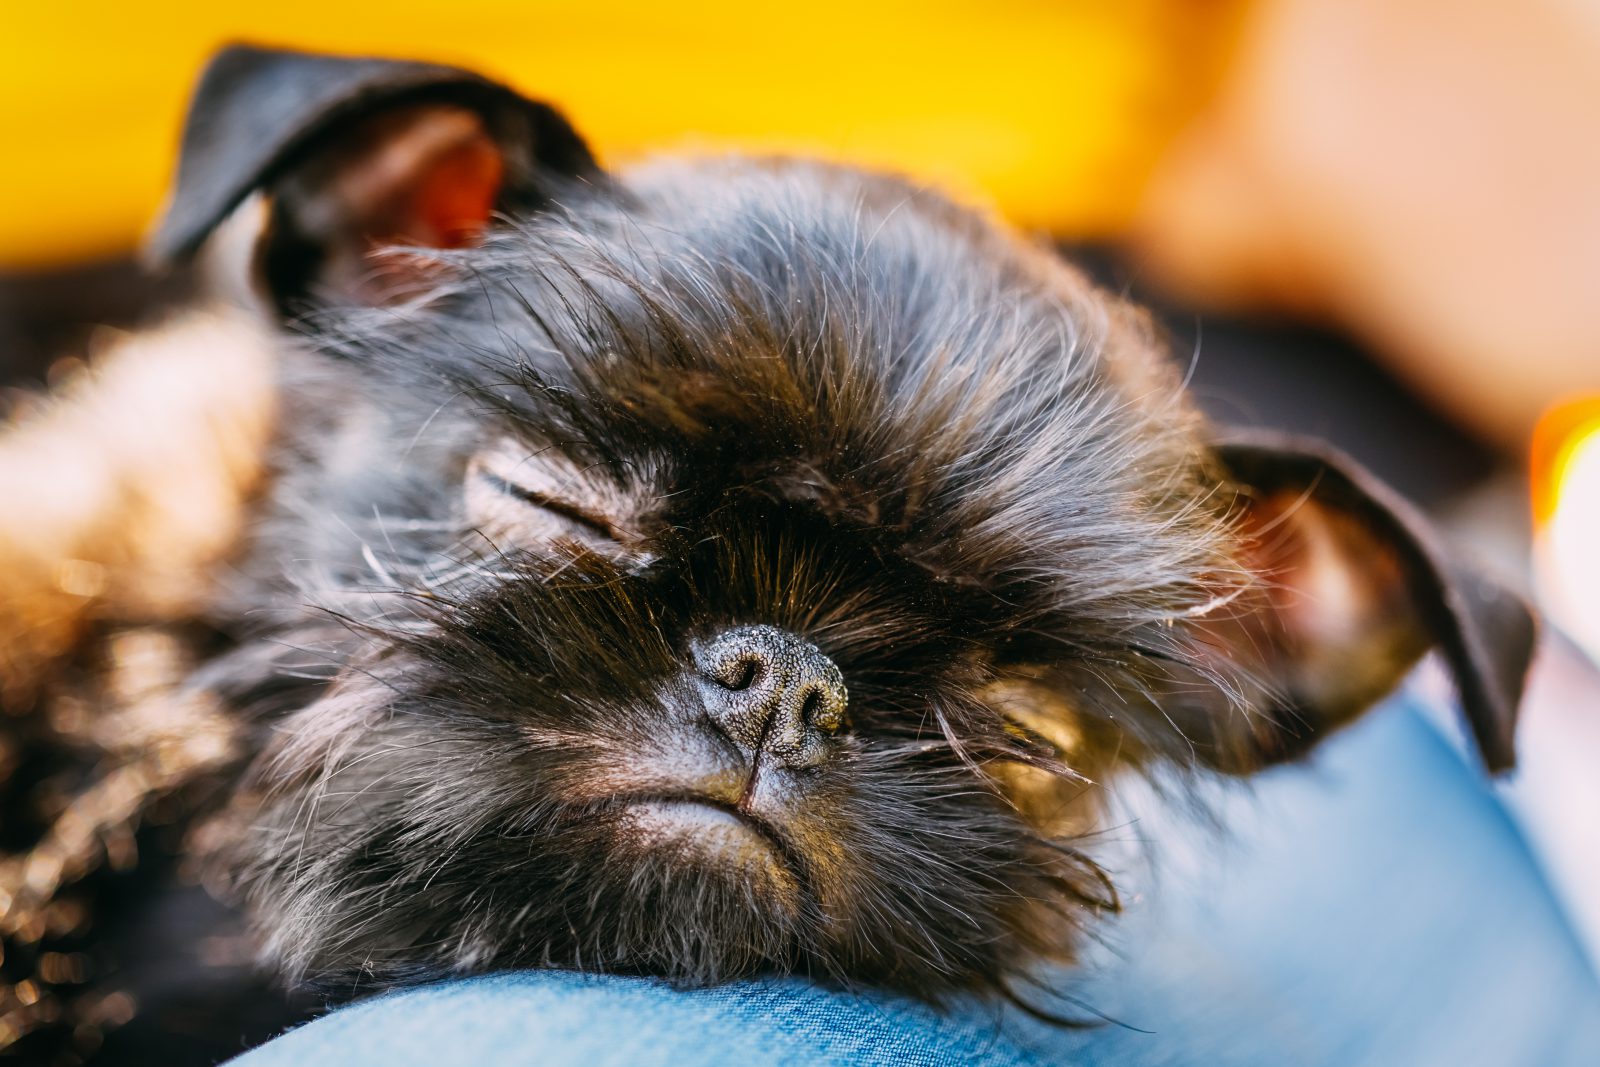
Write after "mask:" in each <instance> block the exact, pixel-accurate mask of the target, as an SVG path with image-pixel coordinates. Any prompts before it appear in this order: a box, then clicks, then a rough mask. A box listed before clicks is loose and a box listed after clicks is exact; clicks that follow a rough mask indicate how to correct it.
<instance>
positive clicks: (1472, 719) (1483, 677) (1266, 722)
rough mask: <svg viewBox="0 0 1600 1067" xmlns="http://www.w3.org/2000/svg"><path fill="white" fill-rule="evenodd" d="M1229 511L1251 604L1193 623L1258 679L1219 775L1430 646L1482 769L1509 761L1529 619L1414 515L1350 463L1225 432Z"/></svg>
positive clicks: (1323, 451)
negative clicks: (1233, 506) (1233, 513)
mask: <svg viewBox="0 0 1600 1067" xmlns="http://www.w3.org/2000/svg"><path fill="white" fill-rule="evenodd" d="M1217 455H1218V458H1219V459H1220V460H1221V461H1222V463H1223V466H1224V468H1225V469H1226V470H1227V472H1228V474H1229V475H1230V476H1231V478H1232V479H1233V482H1234V484H1235V488H1236V491H1237V494H1238V495H1237V500H1238V502H1239V510H1240V523H1239V533H1240V539H1239V540H1240V558H1241V562H1243V563H1244V565H1245V567H1246V568H1247V569H1248V571H1249V572H1250V573H1251V574H1252V575H1253V576H1254V588H1253V589H1251V590H1250V593H1251V595H1250V596H1248V597H1245V598H1243V599H1241V600H1240V601H1239V604H1238V610H1237V611H1234V612H1231V613H1229V614H1227V616H1226V617H1218V618H1213V619H1206V620H1204V621H1202V622H1201V623H1200V629H1201V637H1202V643H1203V644H1204V645H1205V646H1207V647H1211V648H1214V649H1217V650H1219V651H1220V653H1221V654H1222V655H1225V656H1226V657H1227V658H1229V659H1230V660H1233V661H1235V662H1237V663H1240V664H1243V665H1245V666H1246V667H1247V668H1248V673H1249V674H1251V675H1253V676H1255V677H1258V678H1260V679H1261V681H1262V686H1261V689H1262V692H1261V693H1260V694H1258V695H1259V698H1260V699H1259V700H1258V701H1257V703H1258V705H1259V706H1257V707H1256V708H1254V709H1253V713H1252V716H1251V717H1250V721H1249V722H1247V723H1244V724H1242V725H1243V726H1244V728H1245V731H1246V733H1247V735H1248V736H1246V737H1244V738H1242V739H1232V740H1229V739H1223V740H1224V741H1227V743H1226V744H1224V745H1222V746H1220V747H1219V749H1218V751H1219V752H1222V753H1225V754H1226V757H1225V758H1226V761H1227V763H1228V766H1227V769H1234V770H1238V769H1243V770H1249V769H1253V768H1254V767H1258V766H1261V765H1264V764H1268V763H1272V762H1276V761H1278V760H1282V759H1288V758H1292V757H1294V756H1296V755H1299V754H1300V753H1302V752H1304V751H1306V750H1307V749H1309V748H1310V747H1311V746H1313V745H1314V744H1316V743H1317V741H1319V740H1320V739H1321V738H1322V737H1324V736H1326V735H1327V733H1329V732H1330V731H1331V730H1333V729H1336V728H1337V727H1339V726H1341V725H1343V724H1344V723H1347V722H1349V721H1350V720H1351V719H1353V718H1355V717H1356V716H1357V715H1359V714H1360V713H1361V712H1362V711H1364V710H1365V709H1366V708H1367V707H1369V706H1370V705H1371V704H1373V703H1374V702H1376V701H1377V700H1379V699H1380V698H1382V697H1383V696H1384V695H1386V694H1387V693H1388V692H1389V691H1390V690H1392V689H1393V688H1394V687H1395V686H1396V685H1398V684H1399V682H1400V680H1401V679H1402V678H1403V677H1404V675H1405V673H1406V672H1407V671H1408V670H1409V669H1410V667H1411V666H1412V665H1413V664H1414V663H1415V662H1416V660H1417V659H1418V658H1419V657H1420V656H1421V655H1422V654H1423V653H1424V652H1426V651H1427V650H1428V649H1429V648H1430V647H1433V646H1437V647H1438V648H1439V649H1440V651H1441V652H1442V653H1443V655H1444V661H1445V664H1446V665H1447V666H1448V668H1449V670H1450V672H1451V674H1452V676H1453V677H1454V680H1455V682H1456V687H1457V690H1458V692H1459V694H1460V697H1461V705H1462V710H1463V711H1464V712H1465V714H1466V718H1467V720H1468V723H1469V724H1470V726H1471V727H1472V731H1473V735H1474V737H1475V739H1476V741H1477V743H1478V748H1479V751H1480V753H1481V754H1482V756H1483V760H1484V763H1485V765H1486V766H1487V767H1488V768H1489V769H1490V770H1496V771H1498V770H1505V769H1507V768H1509V767H1510V766H1511V765H1512V763H1513V762H1514V750H1513V746H1512V736H1513V731H1514V728H1515V724H1516V712H1517V704H1518V702H1519V700H1520V698H1521V693H1522V687H1523V682H1524V680H1525V677H1526V672H1527V669H1528V664H1529V662H1530V660H1531V658H1532V654H1533V645H1534V636H1535V626H1534V621H1533V617H1532V615H1531V613H1530V612H1529V610H1528V608H1527V606H1526V605H1525V604H1524V603H1523V602H1522V600H1521V599H1520V598H1519V597H1517V596H1516V595H1515V594H1514V593H1511V592H1510V591H1509V590H1506V589H1504V588H1502V587H1501V586H1499V585H1498V584H1497V583H1495V582H1494V581H1492V580H1491V579H1489V578H1488V576H1486V575H1485V574H1483V573H1482V572H1481V570H1478V569H1476V568H1471V567H1467V566H1464V565H1463V564H1462V562H1461V561H1460V560H1459V559H1458V558H1457V556H1456V554H1455V553H1454V552H1453V551H1451V550H1450V549H1449V547H1448V546H1446V545H1445V544H1444V543H1443V541H1442V540H1441V539H1440V538H1439V537H1438V535H1437V534H1436V533H1435V532H1434V531H1433V529H1432V527H1431V525H1430V524H1429V523H1428V522H1427V520H1426V519H1425V518H1423V516H1422V515H1421V514H1420V513H1419V512H1418V511H1417V510H1416V509H1415V508H1414V507H1413V506H1411V505H1410V504H1409V503H1407V502H1406V501H1405V500H1404V499H1403V498H1401V497H1400V496H1399V495H1398V494H1396V493H1395V492H1394V490H1392V489H1390V488H1388V487H1387V486H1385V485H1383V484H1382V483H1381V482H1379V481H1378V480H1377V479H1376V478H1374V477H1373V476H1372V475H1371V474H1369V473H1367V472H1366V471H1364V470H1362V469H1361V468H1360V467H1359V466H1358V465H1356V464H1355V463H1354V462H1353V461H1351V460H1350V459H1349V458H1348V457H1345V456H1342V455H1340V454H1338V453H1337V452H1335V451H1334V450H1332V449H1330V448H1327V447H1326V446H1323V445H1320V444H1318V443H1316V442H1310V441H1307V440H1304V439H1300V438H1293V437H1285V436H1279V435H1267V434H1262V433H1255V434H1236V435H1234V436H1233V437H1232V439H1230V440H1228V441H1225V442H1223V443H1222V444H1221V445H1220V446H1219V447H1218V449H1217Z"/></svg>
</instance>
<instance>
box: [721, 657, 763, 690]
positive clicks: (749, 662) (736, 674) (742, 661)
mask: <svg viewBox="0 0 1600 1067" xmlns="http://www.w3.org/2000/svg"><path fill="white" fill-rule="evenodd" d="M761 672H762V664H761V660H760V658H759V657H756V656H740V657H739V658H738V659H736V660H734V661H733V662H731V663H728V664H726V665H724V667H723V668H722V670H720V671H718V672H717V681H719V682H721V683H722V684H723V685H724V686H726V687H727V688H729V689H731V690H733V691H734V692H735V693H738V692H741V691H743V690H745V689H749V688H750V687H751V686H753V685H755V684H756V683H757V682H759V681H760V680H761Z"/></svg>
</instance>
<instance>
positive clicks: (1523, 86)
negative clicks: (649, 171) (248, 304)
mask: <svg viewBox="0 0 1600 1067" xmlns="http://www.w3.org/2000/svg"><path fill="white" fill-rule="evenodd" d="M755 6H756V5H748V4H745V3H736V2H732V0H716V2H704V3H697V4H686V5H667V4H659V3H644V2H638V0H613V2H612V3H609V4H603V5H602V4H572V3H555V2H548V0H452V2H451V3H448V4H440V3H438V2H436V0H426V2H424V0H386V2H384V3H382V4H376V3H370V2H361V3H344V4H328V3H312V2H309V0H279V2H276V3H274V4H270V5H268V4H259V5H234V4H228V5H221V4H219V5H215V6H208V5H202V4H199V3H192V2H185V3H172V4H166V5H159V4H156V5H150V4H146V5H129V4H125V3H115V4H114V3H110V2H105V0H87V2H77V3H71V2H62V3H58V4H54V5H47V4H14V5H11V7H10V9H9V10H8V11H7V13H6V17H5V23H6V29H5V32H4V33H3V34H0V100H3V101H4V105H3V106H0V145H3V146H4V148H3V151H0V158H4V159H6V160H8V161H9V163H8V165H5V166H0V431H3V429H4V420H5V418H6V413H7V411H8V410H10V409H16V408H20V407H22V406H25V404H26V400H25V399H24V398H26V397H27V396H28V395H31V394H33V393H36V392H37V391H38V390H39V389H41V388H45V387H48V386H49V385H50V384H51V383H53V382H59V381H61V380H63V379H64V378H65V377H67V376H69V375H70V374H71V372H72V371H73V369H74V368H76V367H78V366H81V361H82V360H84V359H86V358H88V357H89V356H90V355H91V354H92V353H93V351H94V349H95V347H96V345H97V344H98V343H99V342H98V341H97V340H96V339H97V338H103V337H104V336H105V335H104V334H103V333H102V332H100V331H102V330H103V329H104V328H105V327H107V326H113V327H129V326H133V325H137V324H138V323H140V322H144V321H150V320H151V319H153V318H154V317H156V316H159V314H160V313H161V311H162V310H163V309H164V308H166V307H169V306H172V305H173V304H174V303H175V302H178V301H181V300H182V299H183V296H184V294H185V292H186V282H185V279H184V278H182V277H181V276H174V277H157V276H152V275H148V274H146V273H144V272H143V271H141V269H140V268H139V266H138V264H137V258H136V255H137V249H138V244H139V241H140V238H141V234H142V233H143V232H144V231H145V230H146V228H147V227H148V226H149V225H150V223H151V221H152V219H153V218H154V217H155V215H156V213H157V212H158V211H159V209H160V205H161V199H162V196H163V191H164V188H165V185H166V183H167V181H168V180H169V178H170V175H171V172H172V167H173V163H174V160H175V157H176V145H177V140H178V134H179V130H180V124H181V121H182V116H183V111H184V107H185V104H186V100H187V95H188V93H189V90H190V88H191V87H192V85H193V83H194V81H195V78H196V76H197V74H198V72H199V70H200V68H201V66H202V65H203V63H204V62H205V60H206V58H207V57H208V56H209V55H210V54H211V53H212V52H213V51H214V50H215V49H216V48H217V47H218V46H219V45H221V44H223V43H225V42H229V41H238V40H244V41H250V42H254V43H260V44H272V45H279V46H287V47H299V48H306V49H313V50H327V51H337V52H349V53H364V54H378V55H388V56H405V57H413V58H421V59H431V60H436V61H442V62H447V63H454V64H458V65H463V66H468V67H472V68H475V69H478V70H480V71H482V72H484V73H486V74H488V75H490V76H492V77H495V78H498V79H500V80H503V81H506V82H508V83H510V84H512V85H514V86H516V87H518V88H519V89H521V90H523V91H524V92H526V93H528V94H530V95H532V96H535V97H539V98H542V99H544V100H547V101H549V102H550V103H552V104H554V105H555V106H557V107H558V108H560V109H561V110H563V111H564V112H565V113H566V114H567V115H568V116H569V118H570V119H571V120H572V121H573V123H574V125H575V126H576V127H577V128H578V129H579V131H580V132H582V133H583V134H584V135H585V136H586V137H587V138H588V139H589V141H590V143H591V145H592V146H593V147H594V148H595V150H596V151H597V153H598V154H599V156H600V157H601V160H602V162H603V163H605V164H606V165H608V166H612V167H622V166H626V165H627V163H628V162H629V161H631V160H634V159H638V158H640V157H643V156H646V155H649V154H652V153H656V152H662V151H666V152H682V151H690V152H718V151H726V150H743V151H750V150H754V151H775V152H785V153H803V154H808V155H820V156H824V157H828V158H833V159H839V160H845V161H850V162H854V163H860V164H865V165H868V166H873V167H880V168H887V169H891V170H896V171H901V172H905V173H908V174H910V175H912V176H914V177H916V178H918V179H921V180H924V181H926V182H928V183H931V184H934V185H937V186H940V187H942V188H944V189H947V190H948V191H950V192H952V193H953V194H954V195H955V196H957V197H958V198H961V199H964V200H967V201H970V202H974V203H978V204H981V205H985V206H987V207H989V208H992V209H993V210H994V211H996V212H998V213H999V214H1001V215H1003V216H1004V217H1006V218H1007V219H1009V220H1011V221H1012V222H1013V223H1014V224H1016V225H1017V226H1019V227H1021V228H1023V229H1024V230H1026V231H1028V232H1030V233H1034V234H1038V235H1040V236H1041V237H1042V238H1043V239H1046V240H1049V241H1051V242H1053V243H1055V244H1056V245H1058V246H1059V247H1061V248H1062V249H1063V250H1064V251H1065V252H1067V253H1068V254H1069V255H1071V256H1073V257H1074V258H1076V259H1077V260H1079V261H1080V262H1082V263H1084V264H1085V265H1086V266H1088V267H1089V268H1090V269H1091V270H1092V271H1093V272H1094V273H1095V274H1096V275H1097V276H1099V277H1100V278H1101V279H1102V280H1103V281H1104V282H1105V283H1106V284H1108V285H1110V286H1113V287H1115V288H1117V289H1119V290H1122V291H1126V292H1128V293H1130V294H1131V295H1132V296H1134V297H1135V298H1137V299H1140V300H1142V301H1145V302H1147V303H1150V304H1152V305H1153V306H1155V307H1156V308H1157V309H1158V312H1159V313H1160V315H1161V317H1162V319H1163V321H1164V323H1165V324H1166V327H1167V329H1168V331H1169V332H1170V335H1171V337H1172V339H1173V348H1174V353H1175V355H1176V357H1177V358H1179V359H1181V360H1183V361H1184V362H1185V363H1186V364H1192V368H1191V373H1192V381H1193V386H1194V389H1195V391H1196V393H1197V395H1198V396H1199V398H1200V400H1201V402H1202V404H1203V405H1205V406H1206V407H1207V408H1208V409H1209V410H1210V412H1211V413H1212V414H1213V415H1214V416H1216V417H1217V418H1219V419H1222V420H1224V421H1228V422H1236V423H1253V424H1261V425H1269V426H1276V427H1280V428H1285V429H1292V430H1295V431H1299V432H1305V433H1310V434H1315V435H1319V436H1323V437H1326V438H1328V439H1331V440H1333V441H1334V442H1335V443H1337V444H1339V445H1340V446H1342V447H1343V448H1345V449H1346V450H1347V451H1349V452H1351V453H1353V454H1354V455H1355V456H1356V457H1357V458H1359V459H1360V460H1362V461H1363V462H1365V463H1366V464H1367V465H1369V466H1371V467H1372V468H1374V469H1375V470H1376V471H1378V472H1379V473H1380V474H1381V475H1382V476H1384V477H1385V478H1386V479H1388V480H1389V481H1390V482H1392V483H1393V484H1395V485H1396V486H1397V487H1398V488H1399V489H1401V490H1402V491H1403V492H1405V493H1406V494H1408V495H1409V496H1411V497H1412V498H1413V499H1414V500H1416V501H1417V502H1418V503H1420V504H1421V505H1422V506H1424V507H1425V508H1426V509H1427V510H1429V511H1430V512H1431V513H1433V514H1434V515H1435V517H1437V518H1439V519H1440V520H1441V521H1442V522H1444V523H1445V524H1446V525H1447V526H1448V527H1449V528H1450V529H1451V530H1452V531H1453V533H1454V534H1455V535H1456V536H1457V537H1458V538H1459V539H1461V540H1464V541H1467V542H1469V543H1471V544H1472V545H1473V546H1475V547H1476V549H1477V550H1478V551H1479V552H1480V553H1481V554H1482V555H1483V556H1485V557H1486V558H1487V559H1488V561H1489V564H1490V565H1491V566H1493V567H1495V568H1497V569H1499V570H1500V571H1501V572H1502V573H1503V574H1506V575H1508V576H1509V577H1511V578H1512V579H1513V580H1514V581H1515V582H1517V583H1518V584H1520V585H1521V586H1522V588H1524V589H1525V590H1527V591H1529V593H1530V594H1531V595H1534V596H1536V597H1537V599H1538V601H1539V603H1540V605H1541V607H1542V608H1544V609H1545V611H1546V612H1547V613H1548V614H1549V615H1550V617H1551V618H1552V619H1553V620H1554V621H1555V622H1556V623H1557V624H1558V626H1559V627H1560V629H1561V630H1562V631H1563V632H1564V633H1565V634H1566V635H1567V636H1568V637H1570V638H1571V639H1572V642H1573V643H1572V644H1571V645H1568V644H1562V645H1561V646H1560V647H1561V649H1562V655H1563V656H1565V657H1569V658H1568V659H1566V660H1564V663H1565V664H1566V666H1565V667H1563V668H1562V669H1561V670H1555V669H1550V670H1546V671H1544V673H1543V675H1542V678H1543V681H1540V680H1538V679H1536V685H1535V690H1534V696H1535V701H1534V705H1533V706H1532V707H1531V709H1530V712H1529V713H1527V715H1526V719H1527V728H1525V730H1524V733H1523V740H1522V745H1523V767H1524V772H1523V775H1522V780H1521V781H1519V782H1518V783H1517V785H1516V786H1515V790H1518V791H1519V792H1516V793H1515V795H1513V796H1512V797H1511V802H1512V804H1513V807H1515V808H1517V810H1519V811H1521V812H1523V813H1524V814H1525V815H1526V816H1527V818H1528V821H1529V826H1530V827H1531V829H1530V830H1529V833H1530V836H1531V837H1532V839H1533V842H1534V846H1535V848H1536V849H1537V850H1539V851H1540V853H1541V857H1542V859H1543V860H1544V862H1545V863H1546V865H1547V867H1548V868H1549V869H1550V871H1551V872H1552V878H1553V880H1554V881H1555V882H1556V883H1557V887H1558V890H1559V891H1560V892H1561V894H1562V896H1563V899H1564V900H1565V901H1566V902H1567V905H1568V908H1569V910H1570V912H1571V913H1572V915H1573V922H1574V925H1575V926H1576V927H1577V928H1578V930H1579V932H1580V935H1581V936H1582V937H1584V938H1585V939H1586V942H1587V944H1588V946H1589V953H1590V958H1591V960H1593V959H1596V958H1600V842H1597V841H1596V837H1595V831H1594V830H1593V829H1592V828H1588V827H1591V826H1592V824H1600V819H1596V818H1594V816H1595V815H1597V814H1600V792H1597V790H1600V784H1597V783H1595V782H1593V781H1590V779H1591V778H1592V777H1593V776H1592V773H1591V771H1590V769H1591V768H1592V767H1593V766H1594V765H1595V761H1596V760H1600V697H1597V696H1596V685H1595V681H1594V678H1595V676H1594V675H1593V674H1592V673H1588V671H1589V668H1588V667H1587V666H1583V665H1582V657H1581V656H1580V655H1579V654H1578V652H1577V651H1576V650H1577V649H1578V648H1586V649H1587V650H1588V654H1589V656H1600V196H1597V195H1596V190H1600V7H1597V6H1595V5H1593V4H1586V3H1583V2H1581V0H1519V2H1518V3H1514V4H1513V3H1506V2H1504V0H1119V2H1115V3H1113V2H1107V0H1053V2H1041V0H990V2H988V3H985V4H982V5H968V4H959V3H954V2H947V0H919V2H917V3H910V2H902V0H888V2H881V3H875V4H863V3H860V2H854V3H844V2H839V0H813V2H812V3H809V4H804V5H785V6H783V7H782V8H773V9H770V10H764V11H756V10H753V8H754V7H755ZM1535 772H1537V773H1535Z"/></svg>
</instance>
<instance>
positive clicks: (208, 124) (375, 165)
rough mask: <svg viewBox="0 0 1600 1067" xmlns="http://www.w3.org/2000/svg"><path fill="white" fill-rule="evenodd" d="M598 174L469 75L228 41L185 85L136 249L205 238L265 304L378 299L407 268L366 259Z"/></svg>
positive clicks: (562, 126) (159, 257) (497, 88)
mask: <svg viewBox="0 0 1600 1067" xmlns="http://www.w3.org/2000/svg"><path fill="white" fill-rule="evenodd" d="M599 173H600V172H599V168H598V167H597V166H596V164H595V161H594V158H593V157H592V156H591V155H590V153H589V150H588V148H587V147H586V146H585V145H584V143H583V141H582V139H581V138H579V136H578V135H577V133H576V132H575V131H574V130H573V129H572V127H571V126H570V125H569V124H568V123H567V121H566V120H565V119H564V118H562V117H561V115H559V114H558V113H556V112H555V111H554V110H552V109H551V108H550V107H548V106H546V105H544V104H541V103H538V102H536V101H532V100H528V99H526V98H525V97H523V96H521V95H519V94H517V93H516V92H514V91H512V90H511V89H508V88H506V87H505V86H503V85H499V84H497V83H495V82H492V81H489V80H487V79H485V78H482V77H480V76H478V75H476V74H473V73H471V72H468V71H464V70H458V69H456V68H453V67H445V66H436V65H433V64H427V63H409V62H399V61H393V60H384V59H356V58H347V57H340V56H325V55H307V54H303V53H297V52H284V51H275V50H270V49H261V48H253V47H246V46H236V47H232V48H228V49H226V50H224V51H223V52H221V53H220V54H219V55H217V57H216V58H215V59H213V60H212V61H211V64H210V65H209V66H208V67H207V68H206V71H205V73H204V75H203V76H202V77H201V79H200V84H199V86H198V88H197V89H196V91H195V94H194V98H193V100H192V102H191V104H190V108H189V116H188V122H187V125H186V127H185V130H184V135H183V146H182V150H181V154H180V157H179V161H178V174H177V181H176V184H175V187H174V189H173V192H172V194H171V197H170V200H169V203H168V205H167V209H166V213H165V216H164V217H163V219H162V220H161V222H160V224H159V225H158V227H157V228H156V230H155V231H154V233H153V235H152V237H151V240H150V242H149V244H148V254H149V257H150V259H151V260H152V261H154V262H155V263H156V264H158V265H171V264H174V263H179V262H182V261H184V260H187V259H189V258H191V257H194V256H195V254H196V253H197V252H198V251H199V250H200V249H201V248H202V246H204V245H206V243H207V241H208V240H209V239H211V238H213V236H214V235H216V241H215V242H213V243H214V244H222V245H224V247H223V248H222V249H221V250H220V251H215V250H213V253H212V254H213V255H221V256H223V257H226V259H227V260H228V261H229V262H226V263H224V264H223V269H224V270H225V271H238V272H241V274H242V275H244V276H248V277H249V278H250V279H251V281H252V282H253V283H254V284H255V285H257V286H261V287H264V289H265V290H266V293H267V295H268V296H269V298H270V299H271V301H272V302H273V303H275V304H276V305H277V307H278V308H280V309H285V308H288V307H290V306H292V305H294V304H296V303H297V302H298V301H300V300H301V299H302V298H304V297H306V296H309V295H316V296H322V295H332V296H337V297H340V298H344V299H356V300H363V301H379V300H382V299H385V298H387V297H388V296H390V295H392V294H394V293H395V292H403V291H404V290H405V289H406V282H407V277H406V275H407V272H408V268H407V262H408V261H407V258H406V257H404V256H374V253H376V252H380V251H381V250H383V249H384V248H386V247H411V248H433V249H442V248H457V247H461V246H463V245H469V244H472V243H474V242H476V241H477V240H479V239H480V238H481V237H482V235H483V234H484V232H485V231H486V230H487V228H488V227H489V226H490V225H491V222H492V218H493V216H494V215H495V214H496V213H506V214H516V215H524V214H526V213H527V212H529V211H532V210H535V209H537V208H538V207H539V206H540V205H541V204H542V203H544V202H545V201H546V200H548V199H549V198H550V197H551V196H552V195H553V194H554V193H555V191H556V190H557V189H558V188H560V187H561V186H562V184H563V183H564V182H571V181H593V180H595V179H597V178H598V177H599ZM225 221H226V223H227V225H226V226H224V223H225ZM219 229H223V230H228V231H232V232H229V233H228V235H227V237H226V240H224V238H223V237H222V236H221V235H219V234H218V231H219ZM239 231H242V234H241V232H239ZM412 262H413V264H415V261H414V260H413V261H412Z"/></svg>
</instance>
